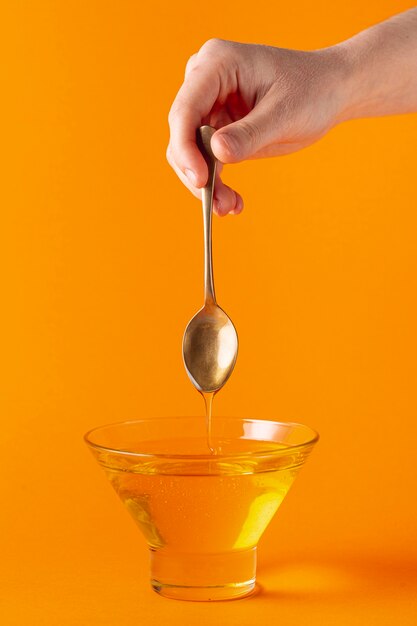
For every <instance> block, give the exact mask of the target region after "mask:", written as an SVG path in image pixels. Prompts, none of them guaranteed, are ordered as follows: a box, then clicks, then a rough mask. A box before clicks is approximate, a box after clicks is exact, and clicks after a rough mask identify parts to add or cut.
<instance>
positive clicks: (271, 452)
mask: <svg viewBox="0 0 417 626" xmlns="http://www.w3.org/2000/svg"><path fill="white" fill-rule="evenodd" d="M179 418H180V419H185V420H186V419H190V420H191V419H192V420H195V419H201V420H204V419H205V418H204V417H197V416H195V415H183V416H164V417H142V418H137V419H132V420H124V421H121V422H112V423H109V424H103V425H102V426H96V427H94V428H91V429H90V430H88V431H87V432H86V433H85V435H84V437H83V438H84V441H85V443H86V444H87V446H88V447H89V448H91V449H93V450H97V451H101V452H107V453H111V454H116V455H120V456H129V457H137V458H149V459H164V460H168V459H172V460H174V461H176V460H181V461H187V460H188V461H195V460H196V459H198V460H205V459H213V460H214V459H216V460H219V459H222V458H223V459H225V458H227V459H231V458H243V457H246V458H247V457H250V458H256V457H268V456H276V455H281V456H284V455H286V454H288V453H292V452H293V451H299V450H302V449H306V448H312V447H313V446H314V445H315V444H316V443H317V442H318V441H319V439H320V435H319V433H318V432H317V431H316V430H314V429H313V428H311V426H307V425H306V424H303V423H302V422H294V421H288V422H285V421H282V420H275V419H263V418H254V417H234V416H216V417H215V418H214V419H215V420H222V421H224V420H226V421H227V420H230V421H240V422H265V423H268V422H272V423H274V424H278V425H282V426H289V427H291V426H292V427H302V428H305V429H308V431H309V432H310V434H311V436H310V437H309V438H308V439H306V441H303V442H302V443H297V444H288V445H287V446H285V448H276V449H274V448H269V449H268V450H257V451H254V452H242V453H239V452H229V453H220V454H215V455H213V454H211V453H208V454H206V455H204V454H166V453H163V454H162V453H152V452H135V451H132V450H128V449H122V448H114V447H109V446H103V445H100V444H97V443H94V442H93V441H91V439H90V437H91V435H92V434H93V433H95V432H98V431H100V430H102V429H105V428H111V427H114V426H128V425H129V424H139V423H141V422H147V421H153V420H155V421H161V420H176V419H179ZM271 443H273V442H271Z"/></svg>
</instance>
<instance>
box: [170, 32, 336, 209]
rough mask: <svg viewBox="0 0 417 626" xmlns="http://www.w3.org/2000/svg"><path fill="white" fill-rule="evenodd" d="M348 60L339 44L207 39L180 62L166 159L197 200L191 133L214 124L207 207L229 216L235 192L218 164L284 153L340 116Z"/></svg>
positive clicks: (239, 204)
mask: <svg viewBox="0 0 417 626" xmlns="http://www.w3.org/2000/svg"><path fill="white" fill-rule="evenodd" d="M347 72H348V64H347V62H346V61H345V55H344V51H343V48H339V47H338V46H334V47H332V48H326V49H323V50H316V51H312V52H303V51H298V50H286V49H281V48H274V47H270V46H261V45H251V44H241V43H235V42H232V41H223V40H219V39H211V40H209V41H207V42H206V43H205V44H204V45H203V46H202V48H201V49H200V50H199V52H198V53H197V54H194V55H193V56H192V57H191V58H190V59H189V61H188V63H187V67H186V71H185V80H184V83H183V85H182V86H181V88H180V90H179V92H178V94H177V96H176V98H175V100H174V102H173V104H172V107H171V110H170V113H169V124H170V143H169V146H168V150H167V159H168V161H169V163H170V165H171V166H172V167H173V169H174V170H175V172H176V173H177V174H178V176H179V178H180V179H181V181H182V182H183V183H184V184H185V185H186V186H187V187H188V189H189V190H190V191H191V192H192V193H193V194H194V195H195V196H196V197H198V198H200V197H201V187H203V186H204V185H205V183H206V181H207V174H208V173H207V166H206V163H205V161H204V159H203V157H202V155H201V154H200V151H199V150H198V148H197V145H196V140H195V133H196V129H197V128H198V127H199V126H201V125H202V124H209V125H211V126H214V127H215V128H216V129H218V130H217V132H216V133H215V134H214V135H213V137H212V141H211V146H212V150H213V152H214V154H215V155H216V157H217V158H218V159H219V161H220V162H221V163H220V164H219V168H218V175H217V178H216V182H215V192H214V206H213V208H214V211H215V212H216V213H217V214H218V215H226V214H228V213H232V214H237V213H240V212H241V211H242V209H243V200H242V198H241V196H240V195H239V194H238V193H237V192H236V191H234V190H232V189H231V188H230V187H228V186H227V185H225V184H224V183H223V182H222V181H221V178H220V173H221V164H222V163H237V162H238V161H243V160H245V159H257V158H262V157H270V156H277V155H283V154H289V153H291V152H295V151H296V150H300V149H301V148H305V147H306V146H308V145H310V144H312V143H313V142H315V141H317V140H318V139H320V137H322V136H323V135H324V134H326V133H327V131H328V130H330V128H332V126H334V125H335V124H337V123H338V121H340V119H342V114H343V108H344V106H345V101H346V94H345V93H344V89H345V87H344V85H345V81H344V78H345V75H346V74H347Z"/></svg>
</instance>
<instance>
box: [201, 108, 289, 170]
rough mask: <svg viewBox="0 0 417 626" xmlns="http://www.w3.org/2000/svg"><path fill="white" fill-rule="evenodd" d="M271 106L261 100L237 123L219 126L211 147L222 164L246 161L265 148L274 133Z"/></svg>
mask: <svg viewBox="0 0 417 626" xmlns="http://www.w3.org/2000/svg"><path fill="white" fill-rule="evenodd" d="M276 118H277V116H276V115H274V107H273V106H271V104H270V103H269V104H268V102H267V101H266V99H265V100H263V101H262V102H260V103H259V104H258V105H257V106H256V107H255V108H254V109H252V111H250V112H249V113H248V115H245V117H243V118H242V119H241V120H239V121H237V122H233V123H232V124H228V125H227V126H223V128H221V129H220V130H218V131H216V132H215V133H214V135H213V137H212V139H211V148H212V150H213V152H214V154H215V156H216V157H217V158H218V159H219V161H221V162H222V163H238V162H239V161H244V160H245V159H250V158H251V157H252V156H253V155H254V154H255V153H256V152H259V151H260V150H261V149H262V148H264V147H265V146H267V145H269V144H270V143H271V141H272V140H273V139H275V138H276V137H275V136H276V134H277V128H276Z"/></svg>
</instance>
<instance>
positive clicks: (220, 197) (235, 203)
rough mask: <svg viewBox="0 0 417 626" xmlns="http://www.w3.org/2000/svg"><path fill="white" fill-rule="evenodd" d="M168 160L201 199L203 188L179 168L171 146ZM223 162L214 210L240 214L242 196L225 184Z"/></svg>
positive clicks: (217, 179)
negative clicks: (222, 175)
mask: <svg viewBox="0 0 417 626" xmlns="http://www.w3.org/2000/svg"><path fill="white" fill-rule="evenodd" d="M167 160H168V163H169V164H170V165H171V167H172V168H173V170H174V171H175V173H176V174H177V176H178V177H179V179H180V180H181V182H183V183H184V185H185V186H186V187H187V189H189V190H190V191H191V193H192V194H193V195H194V196H195V197H196V198H199V200H201V189H199V188H198V187H196V186H195V185H193V184H192V183H190V181H189V179H188V177H187V176H186V175H185V174H184V173H183V172H182V171H181V170H180V169H179V167H178V165H177V164H176V163H175V161H174V159H173V155H172V150H171V146H170V145H169V146H168V150H167ZM221 170H222V164H221V163H219V164H218V168H217V173H216V180H215V185H214V197H213V211H214V213H215V214H216V215H218V216H220V217H224V216H225V215H227V214H229V213H230V214H231V215H238V214H239V213H241V212H242V211H243V200H242V197H241V196H240V195H239V194H238V193H237V192H236V191H234V190H233V189H232V188H231V187H229V186H228V185H225V184H224V183H223V181H222V180H221V178H220V174H221Z"/></svg>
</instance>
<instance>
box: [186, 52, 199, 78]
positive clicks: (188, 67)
mask: <svg viewBox="0 0 417 626" xmlns="http://www.w3.org/2000/svg"><path fill="white" fill-rule="evenodd" d="M196 60H197V52H196V53H195V54H192V55H191V56H190V58H189V59H188V61H187V64H186V66H185V75H187V74H188V72H189V71H190V70H192V69H193V67H194V66H195V62H196Z"/></svg>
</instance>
